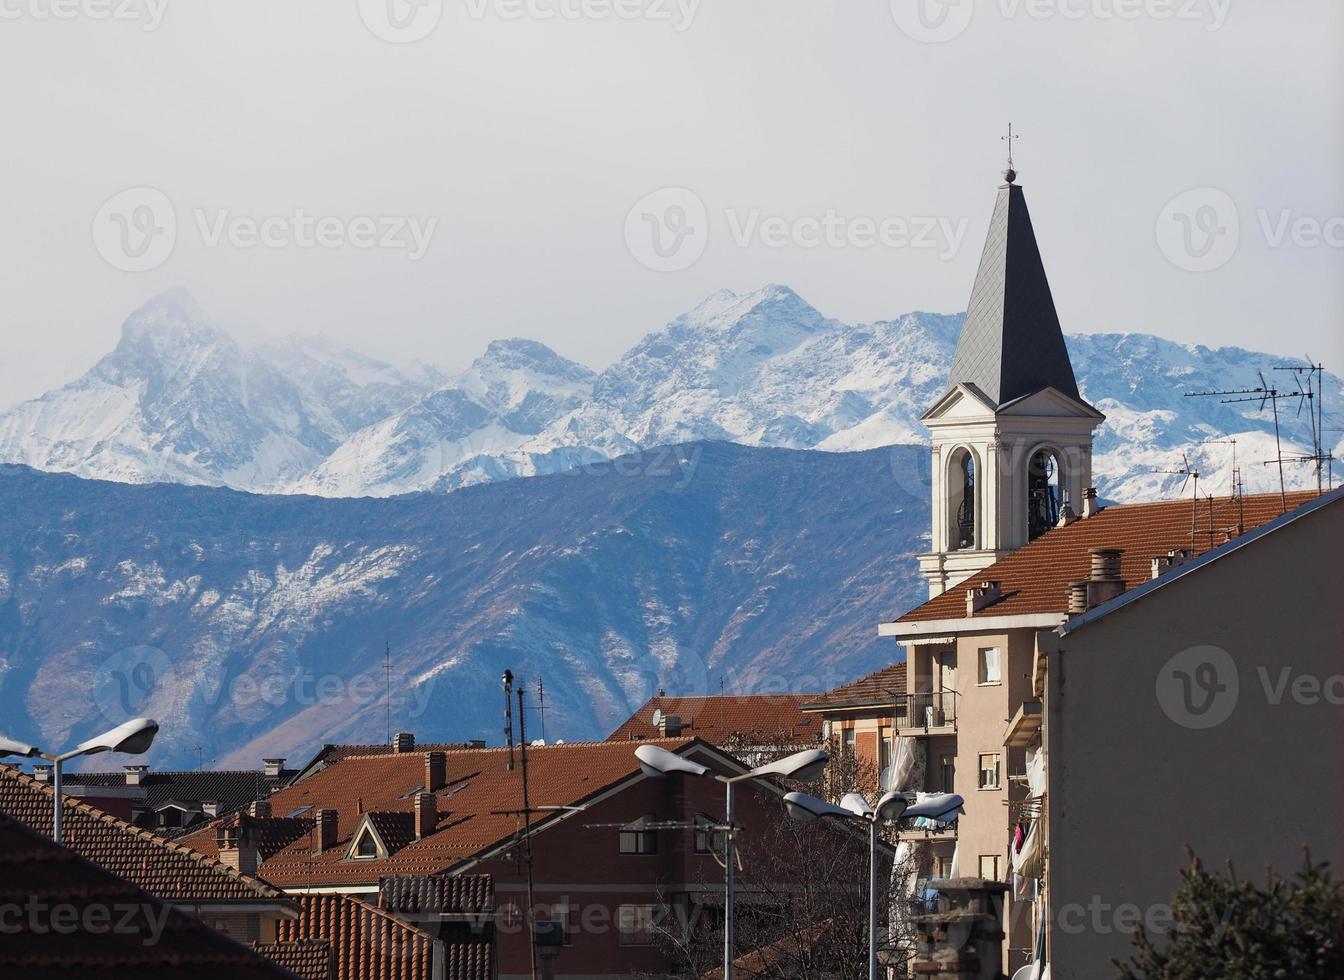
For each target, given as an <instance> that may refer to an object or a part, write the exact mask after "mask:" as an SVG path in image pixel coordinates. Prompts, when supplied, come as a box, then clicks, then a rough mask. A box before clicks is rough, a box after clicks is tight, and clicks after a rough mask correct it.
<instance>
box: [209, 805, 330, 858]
mask: <svg viewBox="0 0 1344 980" xmlns="http://www.w3.org/2000/svg"><path fill="white" fill-rule="evenodd" d="M315 825H316V822H315V821H314V820H313V818H311V817H254V816H251V815H250V814H246V813H234V814H231V815H229V816H227V817H225V818H223V819H222V820H216V821H213V822H212V823H211V826H212V827H240V828H245V829H247V830H249V831H251V834H252V839H253V841H255V842H256V845H257V855H258V857H259V858H260V859H261V860H263V861H265V860H266V859H267V858H269V857H271V855H273V854H279V853H280V852H281V851H283V850H284V849H285V848H287V847H289V846H290V845H291V844H294V843H295V842H296V841H303V842H304V843H307V842H308V841H309V839H310V838H311V836H312V833H313V827H314V826H315ZM198 829H199V828H198ZM211 853H215V852H214V851H212V852H211Z"/></svg>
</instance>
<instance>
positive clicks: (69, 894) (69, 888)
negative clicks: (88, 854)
mask: <svg viewBox="0 0 1344 980" xmlns="http://www.w3.org/2000/svg"><path fill="white" fill-rule="evenodd" d="M0 905H6V906H16V907H18V908H22V909H30V910H31V911H30V912H29V913H28V914H25V915H21V916H19V917H18V918H12V917H11V919H10V921H9V922H8V923H7V925H6V928H5V934H4V937H3V939H2V940H0V975H2V976H5V977H14V978H16V980H17V978H22V980H56V978H64V980H76V978H81V980H82V978H87V977H104V978H109V980H110V978H115V977H136V978H137V980H138V978H144V980H169V978H176V980H293V975H292V974H290V973H289V972H287V971H285V970H284V969H282V968H280V967H279V966H276V965H275V964H273V963H271V962H269V961H267V960H266V959H263V958H262V957H261V956H259V955H257V954H256V953H255V952H253V951H252V950H250V949H248V948H247V947H245V946H240V945H239V944H237V943H235V942H234V941H233V940H231V939H229V938H228V937H226V936H222V935H220V934H219V933H217V932H215V931H213V930H212V929H209V928H207V927H206V926H205V924H204V923H202V922H201V921H200V920H199V919H196V918H194V917H192V916H188V915H186V914H184V913H181V912H177V911H175V910H173V909H171V908H169V907H168V906H166V905H165V904H164V903H163V902H161V901H159V899H158V898H156V897H155V896H153V895H150V894H148V893H147V892H145V891H144V890H142V889H140V888H137V887H136V886H135V885H133V884H132V883H131V882H129V881H126V880H124V879H122V878H119V877H117V876H116V875H113V874H111V873H109V872H107V871H105V870H104V869H102V868H100V867H97V866H96V865H94V864H93V863H91V862H89V861H86V860H84V859H83V858H81V857H80V856H79V855H78V854H76V853H75V852H74V851H73V850H71V849H70V848H67V847H61V846H60V845H58V844H56V843H54V842H53V841H51V840H48V839H47V838H46V837H43V836H42V835H41V834H38V833H36V832H35V831H33V830H32V829H31V828H29V827H26V826H24V825H23V824H21V823H20V822H19V821H17V820H15V819H13V818H11V817H8V816H4V815H0ZM62 906H64V907H66V908H69V909H72V910H75V911H76V912H77V914H76V915H74V916H68V915H67V914H66V913H64V912H63V913H61V918H60V919H59V920H58V918H57V916H56V912H55V909H54V908H53V907H55V908H60V907H62ZM41 909H48V910H51V911H50V912H43V911H40V910H41ZM46 916H50V918H49V920H47V921H44V918H45V917H46ZM34 922H36V924H37V925H39V926H41V928H33V924H34Z"/></svg>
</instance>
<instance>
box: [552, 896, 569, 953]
mask: <svg viewBox="0 0 1344 980" xmlns="http://www.w3.org/2000/svg"><path fill="white" fill-rule="evenodd" d="M572 911H573V910H572V908H571V906H570V904H569V899H563V900H561V901H559V902H556V903H555V904H553V905H552V906H551V912H550V916H551V921H552V922H558V923H560V935H561V936H563V937H564V942H565V945H566V946H568V945H570V944H571V943H573V942H574V932H573V918H572Z"/></svg>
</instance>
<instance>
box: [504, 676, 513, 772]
mask: <svg viewBox="0 0 1344 980" xmlns="http://www.w3.org/2000/svg"><path fill="white" fill-rule="evenodd" d="M504 744H505V745H507V746H508V747H509V763H508V770H509V772H513V671H511V670H506V671H504Z"/></svg>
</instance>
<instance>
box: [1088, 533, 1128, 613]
mask: <svg viewBox="0 0 1344 980" xmlns="http://www.w3.org/2000/svg"><path fill="white" fill-rule="evenodd" d="M1089 554H1091V556H1092V574H1091V576H1090V577H1089V578H1088V581H1087V608H1088V609H1091V608H1093V607H1094V606H1099V605H1101V604H1102V603H1103V602H1109V601H1110V600H1111V599H1114V598H1115V597H1116V596H1118V595H1120V593H1122V592H1124V591H1125V580H1124V579H1122V578H1121V577H1120V556H1121V555H1122V554H1124V552H1122V551H1121V550H1120V549H1119V548H1093V549H1092V550H1091V551H1090V552H1089Z"/></svg>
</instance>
